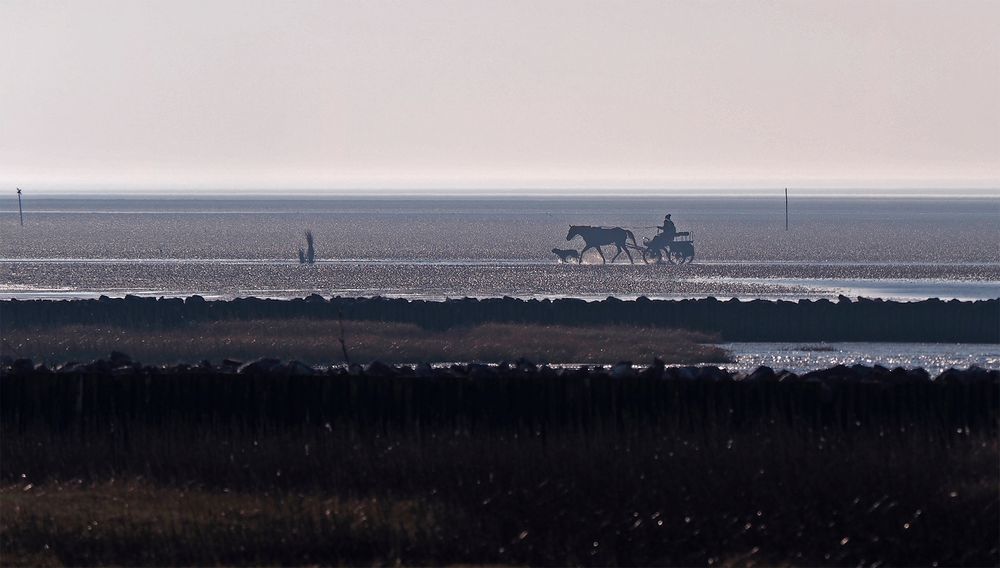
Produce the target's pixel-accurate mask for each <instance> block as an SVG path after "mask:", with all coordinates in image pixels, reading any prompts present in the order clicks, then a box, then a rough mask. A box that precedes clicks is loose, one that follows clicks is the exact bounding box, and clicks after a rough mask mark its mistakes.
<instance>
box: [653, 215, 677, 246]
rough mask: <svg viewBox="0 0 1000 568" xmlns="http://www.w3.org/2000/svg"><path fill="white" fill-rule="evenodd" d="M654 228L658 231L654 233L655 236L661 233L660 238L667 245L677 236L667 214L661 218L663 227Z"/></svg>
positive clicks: (675, 229) (675, 228)
mask: <svg viewBox="0 0 1000 568" xmlns="http://www.w3.org/2000/svg"><path fill="white" fill-rule="evenodd" d="M656 228H657V229H658V231H656V232H657V236H659V233H660V232H661V231H662V232H663V235H662V238H663V239H664V240H666V241H667V242H668V243H669V242H673V240H674V237H675V236H676V235H677V227H676V226H674V222H673V221H671V220H670V213H667V215H666V216H665V217H664V218H663V225H662V226H658V227H656Z"/></svg>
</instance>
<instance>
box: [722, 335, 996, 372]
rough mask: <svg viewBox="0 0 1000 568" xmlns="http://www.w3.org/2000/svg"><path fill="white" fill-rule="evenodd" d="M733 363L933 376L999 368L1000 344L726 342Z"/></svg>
mask: <svg viewBox="0 0 1000 568" xmlns="http://www.w3.org/2000/svg"><path fill="white" fill-rule="evenodd" d="M720 347H722V348H723V349H726V350H727V351H729V352H730V353H732V355H733V357H734V358H735V359H736V362H735V363H730V364H726V365H720V366H721V367H726V368H728V369H734V370H740V371H747V372H749V371H753V370H754V369H756V368H757V367H759V366H761V365H766V366H768V367H771V368H773V369H775V370H781V369H787V370H789V371H792V372H795V373H805V372H808V371H813V370H816V369H825V368H829V367H833V366H836V365H848V366H850V365H855V364H861V365H867V366H872V365H882V366H883V367H888V368H890V369H894V368H896V367H903V368H907V369H913V368H917V367H922V368H924V369H925V370H927V372H928V373H930V375H931V376H932V377H933V376H936V375H938V374H940V373H942V372H943V371H945V370H947V369H949V368H952V367H954V368H956V369H966V368H968V367H970V366H972V365H976V366H979V367H983V368H987V369H1000V345H991V344H969V343H905V344H901V343H725V344H721V345H720Z"/></svg>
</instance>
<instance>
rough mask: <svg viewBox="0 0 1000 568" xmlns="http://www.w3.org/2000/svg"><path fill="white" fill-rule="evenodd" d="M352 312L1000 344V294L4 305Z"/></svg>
mask: <svg viewBox="0 0 1000 568" xmlns="http://www.w3.org/2000/svg"><path fill="white" fill-rule="evenodd" d="M341 317H342V318H344V319H347V320H355V321H387V322H405V323H414V324H417V325H419V326H422V327H424V328H428V329H449V328H453V327H461V326H467V325H475V324H480V323H487V322H509V323H525V324H540V325H608V324H629V325H648V326H656V327H666V328H678V329H690V330H695V331H703V332H708V333H714V334H718V335H719V336H720V337H721V339H723V340H725V341H879V342H894V341H898V342H956V343H998V342H1000V299H992V300H978V301H958V300H952V301H947V302H945V301H941V300H939V299H936V298H932V299H929V300H924V301H920V302H894V301H883V300H877V299H876V300H870V299H865V298H860V299H858V300H856V301H851V300H850V299H848V298H846V297H841V298H840V299H839V300H838V301H836V302H832V301H829V300H816V301H811V300H800V301H797V302H790V301H780V300H779V301H769V300H754V301H750V302H741V301H738V300H735V299H733V300H728V301H720V300H717V299H715V298H705V299H700V300H650V299H647V298H644V297H640V298H638V299H636V300H619V299H615V298H608V299H606V300H602V301H595V302H586V301H583V300H578V299H570V298H566V299H555V300H548V299H544V300H535V299H531V300H521V299H516V298H509V297H504V298H488V299H475V298H462V299H455V300H446V301H443V302H442V301H429V300H407V299H393V298H382V297H375V298H344V297H334V298H324V297H322V296H319V295H315V294H314V295H312V296H309V297H307V298H302V299H293V300H270V299H260V298H252V297H251V298H237V299H234V300H225V301H223V300H219V301H206V300H205V299H204V298H202V297H200V296H191V297H189V298H184V299H182V298H159V299H157V298H143V297H137V296H126V297H124V298H108V297H104V296H102V297H101V298H99V299H97V300H64V301H59V300H28V301H18V300H6V301H0V329H2V328H7V327H23V326H52V325H64V324H84V325H86V324H112V325H123V326H158V327H172V326H181V325H184V324H186V323H190V322H201V321H216V320H224V319H264V318H315V319H336V318H341Z"/></svg>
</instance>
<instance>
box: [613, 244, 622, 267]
mask: <svg viewBox="0 0 1000 568" xmlns="http://www.w3.org/2000/svg"><path fill="white" fill-rule="evenodd" d="M614 245H615V247H616V248H617V249H618V252H616V253H615V255H614V256H612V257H611V262H612V263H614V262H615V259H616V258H618V255H620V254H621V253H622V247H620V246H619V245H618V243H614Z"/></svg>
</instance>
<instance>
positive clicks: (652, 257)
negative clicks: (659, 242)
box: [642, 247, 663, 264]
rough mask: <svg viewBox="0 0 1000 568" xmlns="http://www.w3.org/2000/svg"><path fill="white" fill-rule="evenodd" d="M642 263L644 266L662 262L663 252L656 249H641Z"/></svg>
mask: <svg viewBox="0 0 1000 568" xmlns="http://www.w3.org/2000/svg"><path fill="white" fill-rule="evenodd" d="M642 261H643V262H645V263H646V264H655V263H658V262H663V251H661V250H660V249H657V248H651V247H646V248H644V249H642Z"/></svg>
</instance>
